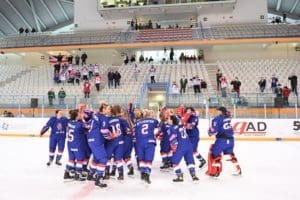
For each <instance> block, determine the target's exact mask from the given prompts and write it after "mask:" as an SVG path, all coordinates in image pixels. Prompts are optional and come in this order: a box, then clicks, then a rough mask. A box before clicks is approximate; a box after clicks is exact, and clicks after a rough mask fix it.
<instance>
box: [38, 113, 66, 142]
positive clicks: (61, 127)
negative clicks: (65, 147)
mask: <svg viewBox="0 0 300 200" xmlns="http://www.w3.org/2000/svg"><path fill="white" fill-rule="evenodd" d="M68 121H69V120H68V119H67V118H66V117H61V118H60V119H57V118H56V117H55V116H53V117H51V118H50V119H49V121H48V122H47V124H46V125H45V126H44V127H43V129H42V130H41V134H44V133H45V132H46V131H47V130H48V129H49V128H51V133H50V137H53V136H55V137H58V138H61V139H64V138H66V131H67V124H68Z"/></svg>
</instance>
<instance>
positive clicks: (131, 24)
mask: <svg viewBox="0 0 300 200" xmlns="http://www.w3.org/2000/svg"><path fill="white" fill-rule="evenodd" d="M130 28H131V30H134V21H133V19H132V20H131V22H130Z"/></svg>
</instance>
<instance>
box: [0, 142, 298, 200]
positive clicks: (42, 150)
mask: <svg viewBox="0 0 300 200" xmlns="http://www.w3.org/2000/svg"><path fill="white" fill-rule="evenodd" d="M210 143H211V142H209V141H200V146H199V150H200V151H201V152H202V154H203V155H205V157H206V156H207V151H208V147H209V144H210ZM0 152H1V164H0V183H1V184H0V200H14V199H18V200H19V199H22V200H27V199H28V200H35V199H39V200H60V199H65V200H71V199H78V200H81V199H122V200H127V199H128V200H135V199H139V200H147V199H151V200H157V199H166V200H169V199H182V200H189V199H191V200H196V199H199V200H201V199H209V200H212V199H218V200H219V199H222V200H227V199H228V200H234V199H239V200H256V199H263V200H269V199H270V200H282V199H284V200H299V199H300V187H299V185H300V170H299V169H300V143H297V142H245V141H244V142H242V141H240V142H236V147H235V152H236V155H237V158H238V160H239V163H240V164H241V167H242V170H243V175H242V176H241V177H235V176H232V175H231V171H230V170H231V167H232V166H231V165H229V163H228V162H225V161H224V163H225V164H224V171H223V173H222V175H221V176H220V177H219V178H218V179H217V180H216V179H212V178H210V177H207V176H206V175H205V174H204V173H205V170H203V171H200V170H198V171H197V175H198V176H199V178H200V181H199V182H198V183H193V182H192V181H191V179H190V176H189V174H188V173H187V171H186V168H185V166H184V165H183V168H184V169H185V176H184V178H185V182H183V183H172V181H171V180H172V178H173V177H174V174H173V172H172V171H170V172H161V171H160V170H159V166H160V164H161V162H160V156H159V152H158V149H157V153H156V157H155V162H154V164H153V173H152V176H151V179H152V184H151V185H149V186H148V187H147V186H145V185H144V184H141V181H140V180H139V175H138V174H136V175H135V177H134V178H127V177H126V179H125V180H124V181H123V182H119V181H117V180H114V179H112V180H109V181H108V182H107V183H108V188H107V189H101V188H97V187H95V186H94V185H93V183H92V182H84V183H79V182H71V183H65V182H63V172H64V166H61V167H58V166H55V165H53V166H51V167H46V162H47V160H48V139H47V138H5V137H1V138H0ZM66 159H67V154H66V151H65V153H64V157H63V163H65V161H66Z"/></svg>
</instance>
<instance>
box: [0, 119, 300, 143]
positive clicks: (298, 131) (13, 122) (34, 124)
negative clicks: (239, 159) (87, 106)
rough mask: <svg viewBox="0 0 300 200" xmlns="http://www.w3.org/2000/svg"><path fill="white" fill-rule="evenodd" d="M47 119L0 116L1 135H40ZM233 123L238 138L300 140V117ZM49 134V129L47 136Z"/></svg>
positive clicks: (202, 124) (202, 126)
mask: <svg viewBox="0 0 300 200" xmlns="http://www.w3.org/2000/svg"><path fill="white" fill-rule="evenodd" d="M47 121H48V119H47V118H0V136H10V137H39V132H40V130H41V129H42V127H43V126H44V125H45V124H46V122H47ZM210 123H211V121H210V120H207V119H199V130H200V138H201V139H203V140H211V139H213V138H211V137H209V136H208V135H207V130H208V127H209V125H210ZM231 124H232V127H233V129H234V132H235V138H236V139H237V140H249V141H275V140H276V141H282V140H283V141H300V119H232V123H231ZM48 135H49V131H48V133H46V134H45V136H46V137H47V136H48ZM45 136H44V137H45Z"/></svg>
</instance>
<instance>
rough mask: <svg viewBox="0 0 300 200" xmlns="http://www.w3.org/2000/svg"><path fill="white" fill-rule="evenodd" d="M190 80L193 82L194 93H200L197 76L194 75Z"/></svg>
mask: <svg viewBox="0 0 300 200" xmlns="http://www.w3.org/2000/svg"><path fill="white" fill-rule="evenodd" d="M190 80H191V81H192V82H193V88H194V93H195V94H197V93H201V90H200V88H201V87H200V85H201V79H200V78H199V77H198V76H194V77H193V78H191V79H190Z"/></svg>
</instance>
